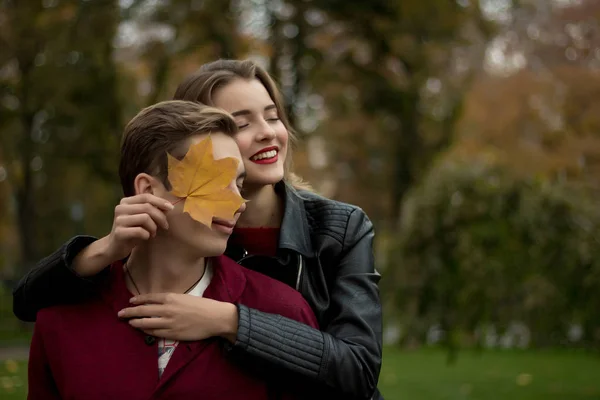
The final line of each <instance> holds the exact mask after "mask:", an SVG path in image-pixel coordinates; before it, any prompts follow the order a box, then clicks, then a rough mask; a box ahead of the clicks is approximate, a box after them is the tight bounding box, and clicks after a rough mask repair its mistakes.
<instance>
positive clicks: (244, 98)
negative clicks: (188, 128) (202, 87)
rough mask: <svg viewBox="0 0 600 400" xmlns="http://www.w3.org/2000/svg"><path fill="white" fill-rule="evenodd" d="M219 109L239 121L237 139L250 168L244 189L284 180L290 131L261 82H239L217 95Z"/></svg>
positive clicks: (215, 95) (217, 92) (242, 80)
mask: <svg viewBox="0 0 600 400" xmlns="http://www.w3.org/2000/svg"><path fill="white" fill-rule="evenodd" d="M213 102H214V105H215V106H216V107H219V108H222V109H224V110H226V111H228V112H229V113H230V114H231V115H233V117H234V118H235V121H236V124H237V126H238V128H239V132H238V133H237V134H236V135H235V141H236V142H237V144H238V146H239V148H240V153H241V154H242V160H243V161H244V166H245V167H246V174H247V176H246V180H245V183H244V187H245V188H247V189H250V190H251V189H252V188H253V187H260V186H265V185H272V184H275V183H277V182H279V181H280V180H282V179H283V172H284V163H285V157H286V154H287V148H288V131H287V129H286V128H285V126H284V125H283V122H281V120H280V119H279V115H278V112H277V108H276V107H275V103H274V102H273V100H272V99H271V97H270V96H269V93H268V92H267V90H266V89H265V87H264V86H263V84H262V83H261V82H260V81H259V80H258V79H251V80H247V79H241V78H240V79H235V80H233V81H231V82H230V83H228V84H227V85H225V86H223V87H222V88H219V89H217V90H216V91H215V93H214V94H213Z"/></svg>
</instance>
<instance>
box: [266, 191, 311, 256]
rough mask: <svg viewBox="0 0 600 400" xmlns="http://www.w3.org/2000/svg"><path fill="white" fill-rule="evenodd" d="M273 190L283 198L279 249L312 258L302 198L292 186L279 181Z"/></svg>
mask: <svg viewBox="0 0 600 400" xmlns="http://www.w3.org/2000/svg"><path fill="white" fill-rule="evenodd" d="M275 190H276V192H277V193H279V194H280V195H283V196H284V204H285V205H284V212H283V221H282V223H281V233H280V234H279V248H280V249H288V250H293V251H295V252H298V253H300V254H302V255H303V256H305V257H312V256H313V248H312V243H311V237H310V230H309V226H308V219H307V215H306V209H305V207H304V198H302V196H301V194H300V193H299V192H298V191H297V190H296V189H295V188H294V187H292V185H290V184H288V183H286V182H285V181H281V182H279V183H277V184H276V185H275Z"/></svg>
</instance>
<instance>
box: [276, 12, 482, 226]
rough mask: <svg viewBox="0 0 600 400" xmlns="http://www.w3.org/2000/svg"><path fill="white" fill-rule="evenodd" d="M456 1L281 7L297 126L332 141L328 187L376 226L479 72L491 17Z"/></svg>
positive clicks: (388, 218)
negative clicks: (331, 177) (332, 179)
mask: <svg viewBox="0 0 600 400" xmlns="http://www.w3.org/2000/svg"><path fill="white" fill-rule="evenodd" d="M459 3H460V2H447V1H425V2H423V1H392V2H369V3H364V2H344V3H343V4H341V3H339V2H337V1H325V2H320V3H319V4H311V3H305V2H301V1H300V2H294V1H288V2H285V3H284V4H285V7H284V8H283V11H281V10H280V11H279V15H283V17H280V20H282V21H281V22H279V23H280V25H282V31H283V32H284V34H286V33H287V36H289V38H288V37H284V38H283V39H282V40H281V42H283V44H280V45H279V47H280V48H283V49H291V50H289V51H288V52H287V53H285V54H284V56H285V57H286V58H285V59H284V61H286V60H287V62H283V63H282V64H283V65H284V66H288V67H289V68H291V69H292V70H293V72H291V73H290V74H291V75H292V76H293V79H292V80H291V84H290V85H289V86H290V87H291V89H290V92H291V93H292V94H291V95H290V96H288V97H289V98H292V99H295V103H294V106H295V108H294V109H295V111H296V113H297V114H298V115H297V119H298V125H299V126H300V128H301V130H302V131H304V132H305V133H311V136H314V137H324V138H325V139H326V143H328V144H329V145H328V149H329V150H330V151H329V155H330V158H331V159H332V161H330V162H329V174H330V175H334V176H335V179H336V181H337V182H338V184H337V188H336V190H335V191H334V193H335V195H336V196H337V197H338V198H343V199H344V200H347V201H352V202H355V203H358V204H361V205H362V206H363V207H365V208H366V209H367V211H368V212H369V214H370V215H371V216H372V217H373V219H375V220H376V221H378V222H380V223H381V226H383V225H384V224H387V225H389V226H393V225H394V224H395V223H396V221H397V220H398V217H399V211H400V204H401V201H402V198H403V196H404V194H405V193H406V191H407V190H408V188H410V187H411V185H412V184H413V183H415V182H417V181H418V179H419V176H420V174H421V173H422V172H423V171H424V170H425V169H426V167H427V165H428V164H429V162H430V161H431V160H432V159H433V157H434V155H435V154H436V153H437V152H438V151H440V150H441V149H443V148H445V146H446V145H447V144H448V143H449V142H450V138H451V137H452V135H453V132H454V126H455V123H456V121H457V119H458V116H460V115H461V109H462V94H461V93H462V92H463V91H464V90H465V87H466V86H468V84H469V81H470V78H471V76H472V74H473V73H474V72H476V71H478V70H479V66H480V64H481V58H482V54H483V49H484V46H483V44H485V43H486V40H487V36H488V35H489V34H490V31H491V25H490V24H488V23H487V21H484V20H483V18H482V16H481V13H480V10H479V7H478V4H477V2H472V3H469V4H467V3H464V2H463V3H460V4H459ZM277 65H279V64H277ZM284 87H285V85H284ZM306 120H308V123H307V124H304V126H303V122H304V121H306ZM315 120H316V121H317V122H316V123H315V122H314V121H315ZM315 128H316V130H315ZM308 140H311V139H310V138H308ZM322 168H323V167H322ZM317 174H318V175H320V176H323V175H327V174H323V171H318V172H317ZM315 176H316V174H315ZM318 186H319V185H317V187H318ZM374 193H377V195H376V196H374V195H373V194H374Z"/></svg>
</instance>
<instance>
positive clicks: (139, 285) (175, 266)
mask: <svg viewBox="0 0 600 400" xmlns="http://www.w3.org/2000/svg"><path fill="white" fill-rule="evenodd" d="M205 260H206V259H205V258H204V257H202V256H198V254H197V253H196V254H193V253H192V252H190V250H189V248H188V247H187V246H185V248H184V246H182V245H181V243H176V242H175V241H174V240H172V239H170V238H168V237H164V236H163V237H160V236H157V237H156V238H154V239H151V240H150V241H148V242H146V243H143V244H141V245H139V246H137V247H136V248H134V249H133V251H132V252H131V256H130V257H129V260H128V261H127V265H126V268H127V269H128V270H129V275H130V277H129V279H127V287H128V289H129V290H130V291H131V292H132V293H134V294H146V293H166V292H169V293H184V292H186V291H188V290H189V289H191V288H192V287H193V286H194V283H196V282H198V281H199V280H200V278H202V275H203V274H204V270H205V267H206V263H205ZM138 291H139V293H138Z"/></svg>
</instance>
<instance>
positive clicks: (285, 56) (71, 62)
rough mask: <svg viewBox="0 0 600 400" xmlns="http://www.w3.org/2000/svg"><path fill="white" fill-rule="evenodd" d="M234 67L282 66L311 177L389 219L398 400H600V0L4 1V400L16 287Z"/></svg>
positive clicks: (20, 375) (379, 225)
mask: <svg viewBox="0 0 600 400" xmlns="http://www.w3.org/2000/svg"><path fill="white" fill-rule="evenodd" d="M218 58H252V59H254V60H256V61H258V62H259V63H261V65H263V66H265V67H266V68H267V69H268V70H269V71H270V72H271V74H272V75H273V76H274V77H275V79H276V80H277V82H278V84H279V85H280V87H281V89H282V90H283V93H284V96H285V99H286V102H287V107H288V111H289V113H290V116H291V120H292V122H293V124H294V126H295V127H296V128H297V130H298V133H299V137H300V143H299V145H298V146H297V149H296V150H295V153H294V160H295V169H296V171H297V172H298V173H299V174H300V175H301V176H302V177H304V178H305V179H307V180H308V181H309V182H310V183H312V185H313V187H314V188H315V190H316V191H318V192H319V193H321V194H323V195H325V196H328V197H332V198H335V199H338V200H342V201H345V202H350V203H353V204H357V205H359V206H360V207H362V208H363V209H364V210H365V211H366V212H367V213H368V215H369V216H370V218H371V219H372V220H373V222H374V224H375V227H376V234H377V236H376V243H375V245H376V248H375V251H376V258H377V268H378V270H379V271H380V272H381V273H382V275H383V279H382V281H381V293H382V301H383V304H384V312H385V341H386V347H385V351H384V365H383V370H382V374H381V378H380V388H381V390H382V392H383V394H384V395H385V398H386V399H390V400H393V399H414V400H420V399H428V400H435V399H452V400H454V399H506V398H510V399H568V400H577V399H599V398H600V355H599V353H598V350H600V208H599V207H598V201H599V200H600V190H599V189H600V175H599V172H600V1H597V0H368V1H365V0H363V1H353V0H345V1H339V0H319V1H317V0H245V1H244V0H119V1H117V0H87V1H86V0H27V1H25V0H0V282H1V284H0V398H2V399H23V398H25V392H26V347H27V343H28V338H29V335H30V331H31V325H29V324H24V323H19V322H18V321H17V320H16V319H15V318H14V316H13V315H12V311H11V308H12V299H11V293H10V292H11V289H12V287H14V285H15V284H16V282H17V281H18V279H19V278H20V277H21V276H22V275H23V274H24V273H25V272H26V271H27V270H29V269H30V268H31V267H33V266H34V265H35V263H36V262H37V261H38V260H39V259H40V258H42V257H43V256H45V255H48V254H49V253H51V252H52V251H54V250H55V249H56V248H57V247H58V246H59V245H60V244H61V243H63V242H64V241H66V240H67V239H68V238H69V237H71V236H73V235H75V234H92V235H103V234H106V233H107V232H108V231H109V229H110V226H111V223H112V218H113V210H114V206H115V205H116V204H117V203H118V201H119V199H120V196H121V192H120V187H119V184H118V179H117V158H118V147H119V137H120V133H121V130H122V128H123V126H124V124H125V123H126V122H127V121H128V119H129V118H131V117H132V116H133V115H134V114H135V113H136V112H137V111H138V110H139V109H140V108H142V107H144V106H147V105H150V104H153V103H155V102H157V101H160V100H166V99H169V98H170V97H171V96H172V94H173V93H174V89H175V87H176V86H177V84H178V82H180V81H181V80H182V78H183V77H185V76H186V75H187V74H189V73H191V72H193V71H194V70H195V69H197V68H198V67H199V66H200V65H201V64H202V63H204V62H207V61H211V60H215V59H218Z"/></svg>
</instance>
